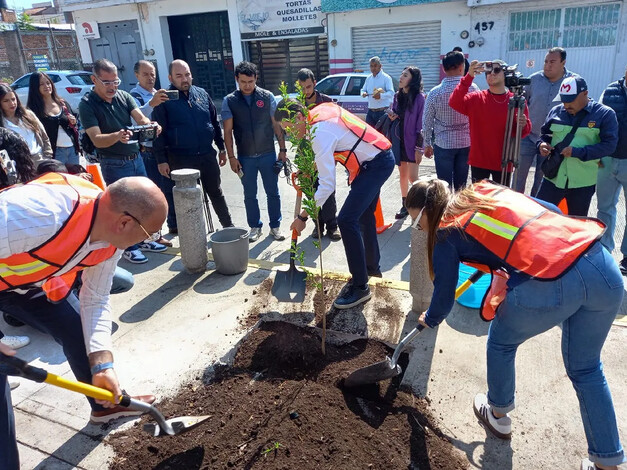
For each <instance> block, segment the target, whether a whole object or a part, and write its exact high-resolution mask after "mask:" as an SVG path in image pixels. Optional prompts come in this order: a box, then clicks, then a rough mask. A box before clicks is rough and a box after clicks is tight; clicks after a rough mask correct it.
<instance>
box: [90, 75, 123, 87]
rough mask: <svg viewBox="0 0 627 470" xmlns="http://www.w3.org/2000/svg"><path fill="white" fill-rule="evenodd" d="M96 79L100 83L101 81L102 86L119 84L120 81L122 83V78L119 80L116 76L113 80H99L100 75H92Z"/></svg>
mask: <svg viewBox="0 0 627 470" xmlns="http://www.w3.org/2000/svg"><path fill="white" fill-rule="evenodd" d="M94 76H95V77H96V78H97V79H98V81H99V82H100V83H102V84H103V85H104V86H120V83H122V80H120V79H119V78H116V79H115V80H101V79H100V77H99V76H98V75H94Z"/></svg>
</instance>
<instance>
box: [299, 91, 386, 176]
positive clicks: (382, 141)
mask: <svg viewBox="0 0 627 470" xmlns="http://www.w3.org/2000/svg"><path fill="white" fill-rule="evenodd" d="M322 121H328V122H335V123H342V124H343V125H345V126H346V127H348V129H349V130H350V131H351V132H352V133H353V134H355V135H356V136H357V137H358V140H357V142H355V145H353V148H352V149H350V150H342V151H336V152H333V157H334V158H335V161H336V163H341V164H342V165H344V167H345V168H346V169H347V170H348V184H349V185H350V184H351V183H352V182H353V180H354V179H355V178H356V177H357V175H358V174H359V170H360V168H361V164H360V163H359V160H357V156H356V155H355V149H356V148H357V146H358V145H359V143H360V142H361V141H364V142H366V143H367V144H370V145H374V146H375V147H376V148H378V149H379V150H381V151H384V150H389V149H390V148H392V144H391V143H390V141H389V140H388V139H387V138H386V137H385V136H384V135H383V134H381V133H380V132H378V131H377V130H376V129H375V128H374V127H372V126H370V125H369V124H366V123H365V122H364V121H362V120H361V119H359V118H358V117H357V116H355V115H354V114H353V113H351V112H349V111H346V110H345V109H344V108H342V107H340V106H338V105H337V104H335V103H321V104H319V105H317V106H316V107H315V108H314V109H312V110H311V111H309V123H310V124H312V125H313V124H315V123H317V122H322Z"/></svg>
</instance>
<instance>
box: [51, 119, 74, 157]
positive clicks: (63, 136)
mask: <svg viewBox="0 0 627 470" xmlns="http://www.w3.org/2000/svg"><path fill="white" fill-rule="evenodd" d="M62 114H63V110H61V112H60V113H59V114H57V115H56V116H55V117H58V118H60V117H61V115H62ZM57 147H64V148H67V147H74V143H73V142H72V139H71V138H70V136H69V135H67V132H65V129H63V127H61V125H59V132H58V133H57Z"/></svg>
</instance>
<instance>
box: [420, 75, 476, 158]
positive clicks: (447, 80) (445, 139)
mask: <svg viewBox="0 0 627 470" xmlns="http://www.w3.org/2000/svg"><path fill="white" fill-rule="evenodd" d="M461 79H462V77H461V76H458V77H444V79H443V80H442V83H440V84H439V85H437V86H435V87H433V88H432V89H431V91H430V92H429V94H428V95H427V101H426V102H425V110H424V113H423V117H422V135H423V136H424V139H425V143H424V145H425V147H433V145H434V144H435V145H437V146H438V147H440V148H443V149H461V148H465V147H470V125H469V123H468V117H467V116H464V115H463V114H461V113H458V112H457V111H455V110H454V109H453V108H451V107H450V106H449V104H448V100H449V97H450V96H451V93H453V90H454V89H455V87H456V86H457V84H458V83H459V81H460V80H461ZM473 91H479V87H478V86H477V85H476V84H475V83H473V84H472V86H471V88H470V90H469V92H473Z"/></svg>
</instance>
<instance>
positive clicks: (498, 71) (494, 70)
mask: <svg viewBox="0 0 627 470" xmlns="http://www.w3.org/2000/svg"><path fill="white" fill-rule="evenodd" d="M502 71H503V69H502V68H501V67H494V68H493V69H492V70H486V71H485V74H486V75H490V74H491V73H493V74H494V75H496V74H498V73H501V72H502Z"/></svg>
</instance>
